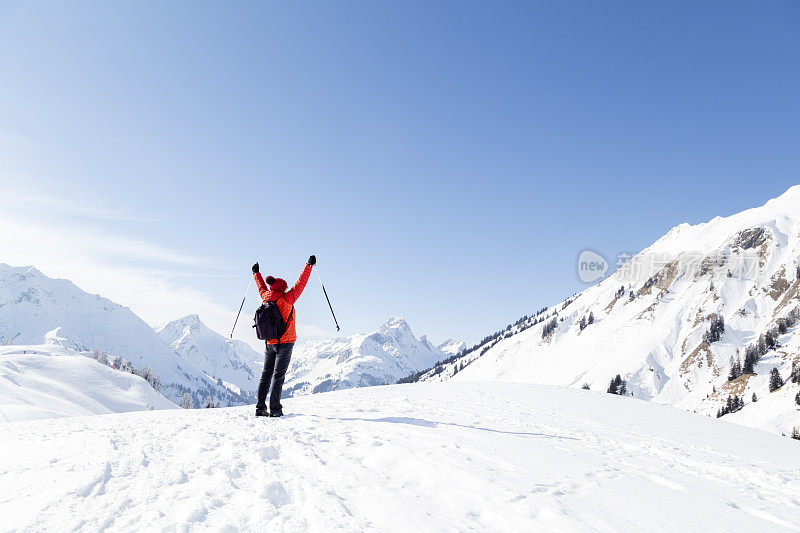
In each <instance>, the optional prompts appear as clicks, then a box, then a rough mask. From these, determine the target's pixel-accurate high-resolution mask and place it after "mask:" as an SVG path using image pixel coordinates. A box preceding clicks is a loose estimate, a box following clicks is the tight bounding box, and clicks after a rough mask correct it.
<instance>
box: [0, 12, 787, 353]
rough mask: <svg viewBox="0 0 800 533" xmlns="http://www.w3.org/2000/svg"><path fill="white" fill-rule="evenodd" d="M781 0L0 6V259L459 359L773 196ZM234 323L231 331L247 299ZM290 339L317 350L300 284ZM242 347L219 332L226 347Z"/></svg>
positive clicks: (209, 312)
mask: <svg viewBox="0 0 800 533" xmlns="http://www.w3.org/2000/svg"><path fill="white" fill-rule="evenodd" d="M798 28H800V3H798V2H795V1H769V2H757V1H752V2H737V1H728V0H725V1H717V2H703V1H686V2H640V1H630V2H615V1H611V2H596V1H589V0H587V1H581V2H576V1H558V2H556V1H553V2H543V1H525V2H518V3H516V2H476V1H464V0H459V1H452V2H449V1H436V2H411V1H403V2H389V1H346V2H195V1H192V2H178V1H174V2H160V1H159V2H146V1H137V2H99V1H98V2H52V3H50V2H22V1H16V2H4V1H0V196H1V197H0V262H7V263H11V264H14V265H27V264H35V265H37V266H38V267H39V268H40V269H41V270H42V271H44V272H45V273H46V274H48V275H53V276H61V277H69V278H71V279H73V280H74V281H76V282H77V283H78V284H79V285H80V286H81V287H82V288H84V289H87V290H90V291H92V292H99V293H101V294H103V295H104V296H108V297H110V298H112V299H114V300H115V301H117V302H119V303H122V304H124V305H128V306H130V307H131V308H132V309H133V310H134V311H136V312H138V313H139V314H140V315H141V316H142V317H143V318H145V319H146V320H147V321H148V322H150V323H152V324H157V323H159V322H162V321H165V320H167V319H170V318H176V317H178V316H180V315H183V314H188V313H192V312H198V313H199V314H200V315H201V318H203V319H204V320H206V321H207V322H208V323H209V324H210V325H211V326H212V327H215V328H216V329H218V330H220V331H225V330H227V329H228V328H229V327H230V323H232V321H233V317H234V314H235V311H236V309H237V308H238V305H239V303H240V301H241V298H242V294H243V292H244V290H245V288H246V286H247V283H248V280H249V277H250V265H251V264H252V263H253V262H254V261H256V260H258V261H260V262H261V265H262V271H263V272H265V273H273V274H277V275H280V276H282V277H286V278H287V279H289V281H290V282H292V281H293V280H294V279H295V277H296V276H297V275H298V274H299V272H300V268H301V266H302V265H303V263H304V262H305V260H306V258H307V257H308V255H309V254H311V253H316V255H317V257H318V258H319V266H320V268H321V273H322V275H323V277H324V280H325V283H326V285H327V286H328V292H329V293H330V295H331V297H332V300H333V303H334V306H335V310H336V312H337V316H338V318H339V321H340V323H341V324H342V325H343V331H342V333H345V334H351V333H353V332H356V331H361V332H367V331H369V330H372V329H374V328H376V327H377V326H378V325H380V324H381V323H382V322H383V321H384V320H385V319H387V318H388V317H389V316H391V315H401V316H404V317H406V318H407V319H408V320H409V321H410V323H411V325H412V327H413V328H414V330H415V332H416V333H417V334H421V333H428V334H429V335H430V336H431V337H432V339H433V340H436V341H440V340H443V339H444V338H446V337H460V338H463V339H465V340H467V341H468V342H474V341H476V340H477V339H479V338H480V337H482V336H484V335H486V334H488V333H490V332H492V331H494V330H495V329H497V328H500V327H503V326H504V325H505V324H507V323H508V322H509V321H512V320H514V319H516V318H518V317H519V316H521V315H523V314H526V313H530V312H532V311H535V310H536V309H538V308H540V307H543V306H545V305H549V304H552V303H554V302H556V301H558V300H561V299H563V298H564V297H566V296H568V295H570V294H572V293H573V292H576V291H578V290H581V289H582V288H583V287H584V285H582V284H581V283H580V281H579V280H578V278H577V275H576V270H575V261H576V257H577V255H578V253H579V252H580V251H581V250H582V249H584V248H592V249H596V250H600V251H602V252H603V253H605V254H606V255H607V256H614V255H615V254H616V253H618V252H620V251H635V250H639V249H641V248H643V247H645V246H647V245H648V244H650V243H651V242H652V241H654V240H655V239H657V238H658V237H659V236H660V235H662V234H663V233H665V232H666V231H667V230H668V229H669V228H670V227H672V226H674V225H676V224H678V223H681V222H692V223H696V222H702V221H705V220H708V219H710V218H713V217H714V216H716V215H728V214H732V213H735V212H738V211H741V210H743V209H746V208H748V207H752V206H755V205H760V204H762V203H764V202H765V201H766V200H767V199H769V198H771V197H774V196H777V195H779V194H781V193H782V192H784V191H785V190H786V189H787V188H788V187H789V186H791V185H793V184H797V183H800V128H799V127H798V124H800V98H798V95H800V31H799V30H798ZM253 294H254V293H252V292H251V299H250V303H249V304H248V305H247V306H246V315H247V316H246V317H245V321H246V323H247V322H249V315H250V314H251V313H252V310H253V308H254V307H255V303H256V302H255V298H252V296H253ZM297 311H298V317H299V322H300V324H302V325H303V327H302V329H301V331H302V333H303V334H305V335H306V336H320V335H326V334H332V332H333V325H332V321H331V319H330V317H329V314H328V309H327V305H326V304H325V300H324V297H323V295H322V292H321V290H320V288H319V285H318V282H317V281H316V280H312V283H311V284H310V285H309V288H308V289H307V292H306V294H305V295H304V297H303V298H302V299H301V300H300V302H299V304H298V308H297ZM248 330H249V328H247V327H245V328H242V329H241V330H240V332H241V334H242V335H243V336H249V335H250V332H249V331H248Z"/></svg>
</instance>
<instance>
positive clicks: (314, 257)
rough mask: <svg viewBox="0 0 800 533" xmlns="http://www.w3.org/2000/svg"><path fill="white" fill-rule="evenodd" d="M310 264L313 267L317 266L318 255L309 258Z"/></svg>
mask: <svg viewBox="0 0 800 533" xmlns="http://www.w3.org/2000/svg"><path fill="white" fill-rule="evenodd" d="M308 264H309V265H311V266H314V265H316V264H317V256H316V255H312V256H311V257H309V258H308Z"/></svg>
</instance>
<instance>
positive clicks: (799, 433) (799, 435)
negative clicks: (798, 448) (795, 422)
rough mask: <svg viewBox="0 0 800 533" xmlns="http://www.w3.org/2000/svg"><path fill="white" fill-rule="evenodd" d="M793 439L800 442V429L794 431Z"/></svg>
mask: <svg viewBox="0 0 800 533" xmlns="http://www.w3.org/2000/svg"><path fill="white" fill-rule="evenodd" d="M792 438H793V439H794V440H800V429H797V428H793V429H792Z"/></svg>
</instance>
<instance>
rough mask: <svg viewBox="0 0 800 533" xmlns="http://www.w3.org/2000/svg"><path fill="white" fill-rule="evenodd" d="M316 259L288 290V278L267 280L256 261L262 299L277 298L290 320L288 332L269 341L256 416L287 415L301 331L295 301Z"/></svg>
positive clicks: (309, 260)
mask: <svg viewBox="0 0 800 533" xmlns="http://www.w3.org/2000/svg"><path fill="white" fill-rule="evenodd" d="M316 263H317V258H316V257H315V256H313V255H312V256H311V257H309V258H308V263H306V265H305V267H304V268H303V272H301V273H300V278H298V280H297V282H296V283H295V284H294V286H293V287H292V288H291V289H289V290H288V291H287V290H286V288H287V285H286V281H285V280H282V279H281V278H275V277H273V276H267V280H266V283H265V282H264V279H263V278H262V277H261V273H260V272H259V267H258V263H256V264H255V265H253V277H255V280H256V286H258V293H259V294H260V295H261V299H262V300H264V302H275V303H276V305H277V306H278V310H279V311H280V313H281V317H283V321H284V323H285V324H286V332H285V333H284V334H283V336H282V337H281V338H280V339H270V340H268V341H266V342H267V348H266V352H265V353H264V371H263V372H262V373H261V382H260V383H259V384H258V396H257V400H258V401H257V403H256V416H269V417H277V416H283V406H282V405H281V392H282V390H283V381H284V379H285V378H286V369H288V368H289V361H290V360H291V358H292V349H293V348H294V343H295V341H296V340H297V331H296V330H295V324H296V323H297V314H296V313H295V312H294V304H295V302H296V301H297V299H298V298H300V295H301V294H303V289H305V287H306V283H308V278H309V276H310V275H311V269H312V268H313V267H314V265H315V264H316ZM267 392H269V411H267V405H266V399H267Z"/></svg>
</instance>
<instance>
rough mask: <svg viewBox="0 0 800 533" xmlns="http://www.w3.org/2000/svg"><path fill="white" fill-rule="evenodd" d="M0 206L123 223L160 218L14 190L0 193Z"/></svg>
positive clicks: (157, 219)
mask: <svg viewBox="0 0 800 533" xmlns="http://www.w3.org/2000/svg"><path fill="white" fill-rule="evenodd" d="M0 205H2V207H3V208H4V209H12V210H15V211H23V210H27V211H30V208H31V207H33V208H37V207H38V208H46V209H49V210H56V211H58V212H59V213H61V214H65V215H74V216H78V217H85V218H91V219H99V220H118V221H125V222H158V221H160V220H163V219H160V218H154V217H144V216H139V215H132V214H129V213H125V212H123V211H119V210H115V209H109V208H107V207H104V206H102V205H91V204H89V205H87V204H86V203H85V202H83V201H75V200H66V199H64V198H60V197H56V196H48V195H44V194H39V193H29V192H21V191H14V190H3V191H0Z"/></svg>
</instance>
